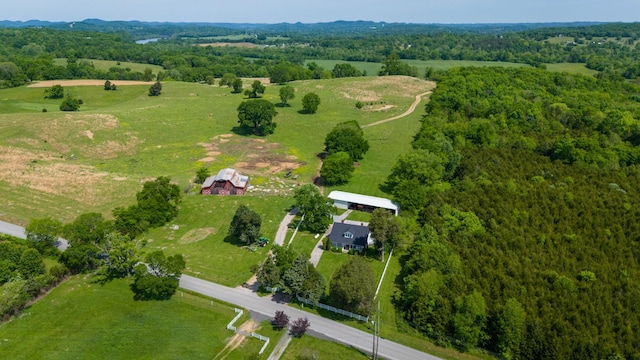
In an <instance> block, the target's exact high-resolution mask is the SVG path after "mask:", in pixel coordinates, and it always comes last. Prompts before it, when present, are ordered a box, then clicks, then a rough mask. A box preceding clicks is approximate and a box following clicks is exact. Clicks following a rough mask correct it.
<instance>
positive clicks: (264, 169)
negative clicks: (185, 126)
mask: <svg viewBox="0 0 640 360" xmlns="http://www.w3.org/2000/svg"><path fill="white" fill-rule="evenodd" d="M198 145H200V146H202V147H203V148H205V150H207V153H206V155H207V156H206V157H204V158H201V159H199V160H198V161H201V162H213V161H215V160H216V157H217V156H219V155H221V154H231V155H233V156H235V157H236V158H237V159H238V161H237V162H236V163H235V164H234V168H235V169H236V170H238V172H240V173H242V174H247V175H271V174H276V173H279V172H282V171H292V170H295V169H297V168H298V167H300V166H302V165H304V163H303V162H300V161H297V157H295V156H292V155H286V154H284V153H285V151H284V149H283V148H282V146H281V145H280V144H278V143H269V142H267V141H266V140H265V139H252V140H251V141H247V139H246V138H243V137H240V136H235V135H233V134H222V135H217V136H214V137H212V138H211V142H208V143H198Z"/></svg>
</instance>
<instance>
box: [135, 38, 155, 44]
mask: <svg viewBox="0 0 640 360" xmlns="http://www.w3.org/2000/svg"><path fill="white" fill-rule="evenodd" d="M158 40H160V38H152V39H144V40H138V41H136V44H146V43H150V42H156V41H158Z"/></svg>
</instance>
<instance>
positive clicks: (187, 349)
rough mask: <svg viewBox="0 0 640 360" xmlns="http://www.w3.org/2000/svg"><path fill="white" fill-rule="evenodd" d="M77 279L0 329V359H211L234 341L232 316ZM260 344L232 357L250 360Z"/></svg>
mask: <svg viewBox="0 0 640 360" xmlns="http://www.w3.org/2000/svg"><path fill="white" fill-rule="evenodd" d="M95 280H96V279H95V278H92V277H83V276H75V277H73V278H71V279H69V280H68V281H67V282H65V283H63V284H61V285H60V286H58V287H57V288H56V289H55V290H53V291H52V292H51V293H50V294H48V295H47V296H45V297H44V298H42V299H41V300H40V301H38V302H37V303H35V304H33V305H31V306H30V307H29V308H28V309H26V310H24V311H23V312H22V314H21V315H20V317H18V318H16V319H13V320H11V321H9V322H7V323H4V324H2V325H0V339H2V341H0V354H1V358H2V359H14V360H15V359H212V358H213V357H214V356H215V355H216V354H217V353H218V352H219V351H221V350H222V349H223V348H224V346H225V345H226V341H227V339H228V338H230V337H231V336H232V335H233V333H232V332H231V331H229V330H227V329H226V327H225V326H226V324H227V323H228V322H229V321H231V319H232V318H233V317H234V316H235V313H234V311H233V308H232V307H230V306H227V305H222V304H220V303H217V302H215V301H214V302H212V301H211V300H207V299H204V298H201V297H196V296H193V295H189V294H186V293H185V294H183V293H182V292H180V291H179V292H178V293H176V295H175V296H174V297H173V298H172V299H171V300H167V301H134V300H133V293H132V292H131V290H130V289H129V283H130V282H129V281H128V280H126V279H125V280H114V281H111V282H107V283H106V284H104V285H101V284H99V283H97V282H95ZM260 346H261V342H259V341H257V340H256V341H255V343H254V341H247V342H245V343H244V344H243V345H242V346H241V347H240V348H238V349H236V350H234V351H233V352H232V353H231V354H232V356H229V358H233V359H254V358H255V356H256V354H257V352H258V350H259V348H260Z"/></svg>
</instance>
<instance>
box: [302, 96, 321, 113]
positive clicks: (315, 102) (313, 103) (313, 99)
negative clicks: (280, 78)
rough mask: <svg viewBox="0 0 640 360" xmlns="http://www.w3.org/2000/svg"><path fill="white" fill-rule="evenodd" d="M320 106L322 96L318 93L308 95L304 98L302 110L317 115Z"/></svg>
mask: <svg viewBox="0 0 640 360" xmlns="http://www.w3.org/2000/svg"><path fill="white" fill-rule="evenodd" d="M318 106H320V96H318V95H317V94H316V93H307V94H305V95H304V96H303V97H302V110H303V111H304V112H306V113H309V114H315V113H316V111H318Z"/></svg>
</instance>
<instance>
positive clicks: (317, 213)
mask: <svg viewBox="0 0 640 360" xmlns="http://www.w3.org/2000/svg"><path fill="white" fill-rule="evenodd" d="M293 196H294V198H295V200H296V206H297V207H299V208H300V212H301V213H302V214H304V220H303V221H302V225H301V228H303V229H305V230H308V231H312V232H317V233H323V232H324V231H325V230H326V229H327V227H328V226H329V224H331V221H332V216H331V211H332V205H331V204H330V203H329V199H327V197H325V196H323V195H322V194H321V193H320V191H319V190H318V188H317V187H315V186H313V185H311V184H306V185H302V186H300V187H298V188H296V189H295V190H294V195H293Z"/></svg>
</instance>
